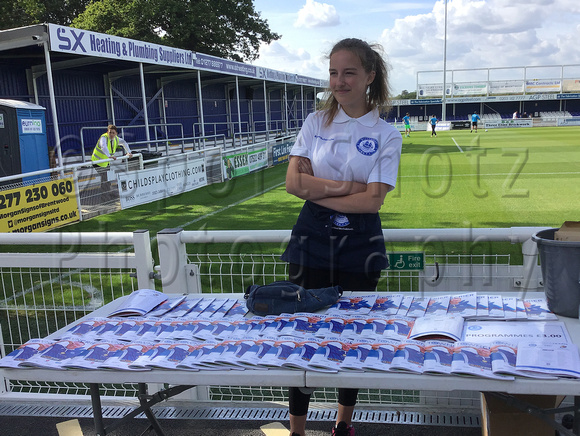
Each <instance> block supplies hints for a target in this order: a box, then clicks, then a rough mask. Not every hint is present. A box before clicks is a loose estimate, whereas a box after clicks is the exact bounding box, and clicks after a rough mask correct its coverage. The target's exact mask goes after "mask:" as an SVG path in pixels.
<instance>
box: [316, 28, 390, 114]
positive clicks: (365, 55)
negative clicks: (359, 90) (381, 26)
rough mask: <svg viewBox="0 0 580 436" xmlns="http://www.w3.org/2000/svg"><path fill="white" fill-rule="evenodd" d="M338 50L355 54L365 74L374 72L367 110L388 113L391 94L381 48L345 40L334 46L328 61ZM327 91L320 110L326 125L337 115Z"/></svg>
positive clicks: (357, 40)
mask: <svg viewBox="0 0 580 436" xmlns="http://www.w3.org/2000/svg"><path fill="white" fill-rule="evenodd" d="M340 50H349V51H351V52H352V53H354V54H356V55H357V56H358V57H359V59H360V61H361V64H362V66H363V68H364V70H365V72H366V73H370V72H371V71H374V72H375V79H374V80H373V82H372V83H371V84H370V85H369V87H368V91H367V104H368V108H369V110H372V109H375V108H378V109H380V110H383V111H385V112H388V111H389V109H390V108H391V92H390V89H389V80H388V65H387V63H386V62H385V60H384V59H383V57H382V55H381V53H382V52H383V48H382V46H381V45H379V44H372V45H371V44H368V43H367V42H365V41H363V40H362V39H357V38H346V39H343V40H342V41H339V42H337V43H336V44H335V45H334V47H333V48H332V50H331V51H330V54H329V55H328V59H330V57H331V56H332V55H333V54H334V53H336V52H337V51H340ZM327 91H328V93H329V94H330V95H329V97H328V98H327V99H326V101H325V102H324V104H323V106H322V110H323V111H325V112H326V115H325V118H326V124H327V125H328V124H330V123H331V122H332V120H334V117H335V116H336V114H337V113H338V102H337V101H336V99H335V98H334V95H332V93H330V90H327Z"/></svg>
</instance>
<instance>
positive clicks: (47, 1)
mask: <svg viewBox="0 0 580 436" xmlns="http://www.w3.org/2000/svg"><path fill="white" fill-rule="evenodd" d="M90 2H91V0H2V1H0V29H13V28H15V27H23V26H30V25H32V24H40V23H54V24H62V25H63V26H68V25H70V24H71V22H72V20H73V19H74V18H75V17H76V16H78V15H79V14H80V13H81V12H82V11H84V10H85V8H86V6H87V5H88V4H89V3H90Z"/></svg>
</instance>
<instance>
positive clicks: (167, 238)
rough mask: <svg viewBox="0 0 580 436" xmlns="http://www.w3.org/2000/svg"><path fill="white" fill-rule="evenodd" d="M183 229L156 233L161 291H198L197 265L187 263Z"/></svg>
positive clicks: (199, 288)
mask: <svg viewBox="0 0 580 436" xmlns="http://www.w3.org/2000/svg"><path fill="white" fill-rule="evenodd" d="M182 232H183V229H163V230H161V231H160V232H158V233H157V245H158V250H159V266H160V270H161V284H162V286H163V292H166V293H170V294H171V293H173V294H189V293H200V292H201V282H200V277H199V271H198V267H197V265H193V264H191V265H189V264H188V263H187V253H186V251H185V243H183V242H182V241H181V235H182Z"/></svg>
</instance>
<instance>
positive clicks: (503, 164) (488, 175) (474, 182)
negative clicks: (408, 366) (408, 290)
mask: <svg viewBox="0 0 580 436" xmlns="http://www.w3.org/2000/svg"><path fill="white" fill-rule="evenodd" d="M285 171H286V165H278V166H275V167H273V168H269V169H267V170H264V171H260V172H256V173H253V174H250V175H247V176H243V177H239V178H236V179H234V180H232V181H229V182H225V183H221V184H214V185H211V186H207V187H204V188H202V189H198V190H195V191H191V192H188V193H184V194H181V195H178V196H175V197H171V198H167V199H164V200H160V201H157V202H155V203H150V204H146V205H142V206H138V207H134V208H131V209H127V210H123V211H119V212H116V213H113V214H109V215H103V216H99V217H96V218H93V219H91V220H88V221H85V222H81V223H77V224H74V225H70V226H67V227H65V228H62V229H58V230H57V231H63V232H70V231H134V230H137V229H148V230H149V231H150V234H151V236H154V235H155V234H156V233H157V232H158V231H160V230H162V229H164V228H177V227H180V228H183V229H185V230H201V229H203V230H224V229H225V230H238V231H243V230H244V229H291V228H292V225H293V224H294V222H295V220H296V217H297V215H298V213H299V211H300V208H301V205H302V203H303V202H302V201H301V200H299V199H298V198H295V197H293V196H291V195H289V194H287V193H286V191H285V189H284V177H285ZM579 206H580V127H560V128H557V127H551V128H519V129H518V128H514V129H490V130H489V131H487V132H485V131H484V130H483V129H480V130H479V133H470V131H469V130H455V131H453V130H452V131H441V132H439V133H438V136H437V137H431V135H430V132H426V131H418V132H412V133H411V136H410V137H408V138H407V137H404V138H403V153H402V157H401V166H400V171H399V180H398V184H397V187H396V188H395V190H394V191H392V192H391V193H389V194H388V195H387V198H386V200H385V204H384V205H383V208H382V209H381V218H382V222H383V227H384V228H397V229H413V228H490V227H491V228H494V227H495V228H503V227H514V226H516V227H517V226H550V227H559V226H560V225H561V224H562V223H563V222H564V221H565V220H580V207H579ZM504 245H505V247H504V248H499V247H498V248H499V251H500V252H502V251H507V252H512V253H513V254H515V255H516V257H517V255H518V253H519V252H520V249H519V248H517V247H512V248H510V247H509V245H510V244H504ZM222 248H224V247H222ZM262 248H263V247H262ZM391 248H393V249H398V248H399V247H391ZM407 248H408V246H407ZM418 248H421V247H418ZM445 249H446V250H447V251H449V250H450V246H449V245H447V246H446V248H445ZM452 249H453V250H458V251H460V252H461V251H465V250H466V248H465V247H462V246H461V244H459V245H457V246H456V247H453V246H452ZM494 249H496V247H494Z"/></svg>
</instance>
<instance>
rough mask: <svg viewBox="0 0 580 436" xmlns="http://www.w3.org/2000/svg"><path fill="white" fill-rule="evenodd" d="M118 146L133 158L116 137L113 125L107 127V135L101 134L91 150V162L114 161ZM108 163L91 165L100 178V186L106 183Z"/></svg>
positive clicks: (121, 141)
mask: <svg viewBox="0 0 580 436" xmlns="http://www.w3.org/2000/svg"><path fill="white" fill-rule="evenodd" d="M119 144H120V145H121V146H122V147H123V148H124V149H125V152H126V153H127V156H128V157H129V158H130V157H132V156H133V153H131V150H130V149H129V144H127V141H125V140H124V139H123V138H119V137H118V136H117V127H116V126H114V125H113V124H109V126H108V127H107V133H103V134H102V135H101V137H100V138H99V140H98V142H97V145H96V146H95V149H94V150H93V156H92V157H91V160H92V161H93V162H95V161H98V160H101V159H113V160H116V159H117V158H116V157H115V152H116V151H117V148H118V147H119ZM109 164H110V162H99V163H93V167H94V168H95V170H96V171H97V174H99V176H100V177H101V184H103V183H104V182H107V172H108V171H109Z"/></svg>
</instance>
